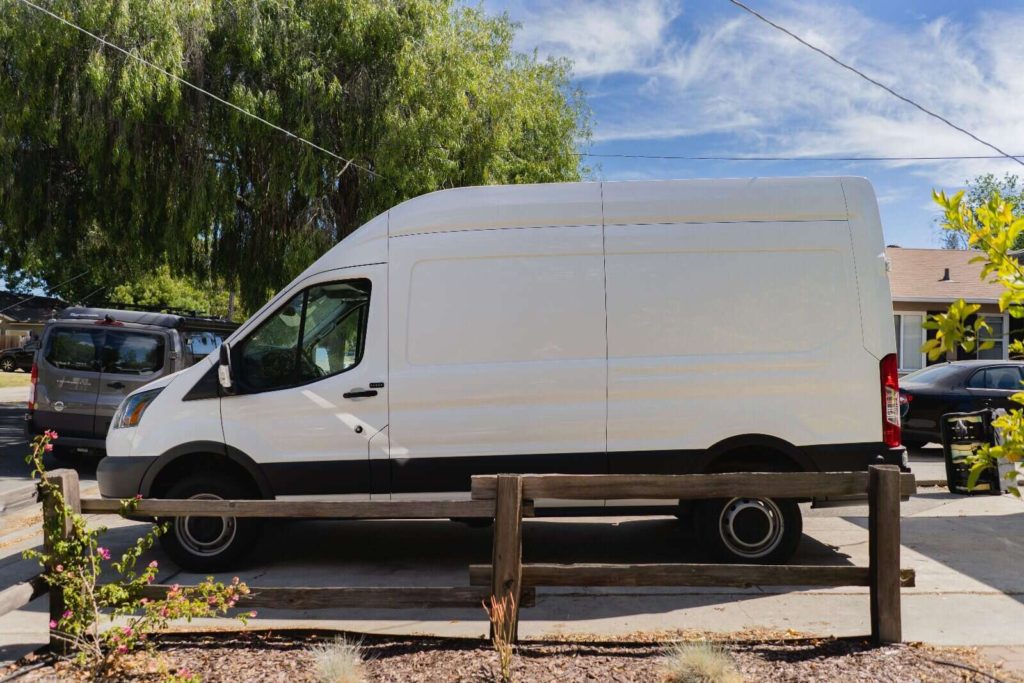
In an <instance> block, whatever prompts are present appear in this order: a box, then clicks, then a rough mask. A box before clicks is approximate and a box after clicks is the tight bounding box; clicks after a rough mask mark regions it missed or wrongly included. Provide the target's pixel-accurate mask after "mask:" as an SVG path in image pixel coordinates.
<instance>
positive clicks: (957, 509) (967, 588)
mask: <svg viewBox="0 0 1024 683" xmlns="http://www.w3.org/2000/svg"><path fill="white" fill-rule="evenodd" d="M0 428H2V424H0ZM9 452H11V450H10V449H7V448H5V449H3V454H4V461H5V462H7V460H8V455H7V454H8V453H9ZM920 457H921V458H923V460H922V461H921V470H924V469H927V468H934V469H935V471H937V470H938V467H939V463H938V462H936V461H935V458H934V456H928V455H927V454H925V455H922V456H920ZM88 471H89V470H88V469H87V470H86V472H87V473H88ZM920 476H922V478H932V477H928V476H927V475H926V474H925V473H924V472H923V471H922V472H921V475H920ZM903 512H904V517H903V523H902V530H903V558H902V565H903V566H904V567H911V568H913V569H915V570H917V587H916V588H911V589H906V590H905V591H904V597H903V619H904V637H905V639H906V640H909V641H926V642H929V643H933V644H944V645H951V644H957V645H993V646H995V645H998V646H1005V645H1014V644H1017V643H1020V642H1021V641H1022V640H1024V638H1022V637H1021V635H1020V634H1019V626H1020V624H1021V623H1024V604H1022V603H1024V590H1022V589H1021V585H1020V580H1019V576H1020V568H1021V567H1022V566H1024V542H1022V541H1021V540H1020V539H1021V536H1020V529H1021V528H1022V524H1024V504H1022V503H1021V502H1020V501H1018V500H1016V499H1013V498H1011V497H1009V496H1001V497H991V496H978V497H969V498H967V497H961V496H954V495H952V494H949V493H947V492H945V491H944V490H942V489H934V488H933V489H925V490H923V491H922V492H921V494H920V495H918V496H915V497H914V498H912V499H911V500H910V501H909V502H908V503H906V504H905V505H904V510H903ZM96 521H97V522H99V523H104V524H107V525H108V526H110V527H112V528H111V531H110V532H108V534H109V538H108V543H109V545H111V546H112V547H113V548H114V549H115V550H116V549H118V548H122V547H125V546H127V545H128V544H129V543H130V542H131V541H133V540H134V539H135V538H136V537H137V535H138V534H139V532H140V531H141V525H139V524H137V523H131V522H125V521H123V520H120V519H118V518H101V519H97V520H96ZM37 524H38V516H37V515H36V514H35V512H34V511H25V512H22V513H16V514H14V515H13V516H8V517H4V518H3V532H2V533H3V535H2V537H0V586H4V585H10V584H11V583H14V582H16V581H19V580H24V579H25V578H27V577H28V576H30V575H31V574H32V573H33V572H34V571H35V568H34V567H33V566H32V565H31V564H29V563H27V562H25V561H22V560H21V559H20V557H19V556H20V551H21V550H22V549H23V548H25V547H31V546H32V545H35V544H38V543H39V542H40V540H41V539H40V538H39V536H38V534H36V532H35V529H36V527H37ZM804 531H805V537H804V539H803V542H802V543H801V547H800V549H799V553H798V556H797V557H796V558H795V559H794V562H795V563H802V564H840V565H844V564H856V565H866V564H867V553H868V548H867V510H866V507H864V506H860V507H851V508H838V509H825V510H810V509H807V506H805V528H804ZM490 540H491V538H490V530H489V529H471V528H469V527H466V526H464V525H462V524H458V523H454V522H447V521H398V522H392V521H364V522H352V521H288V522H274V523H270V524H269V525H268V527H267V529H266V532H265V535H264V536H263V540H262V543H261V544H260V547H259V549H258V550H257V552H256V553H254V555H253V557H252V558H251V559H250V561H249V562H248V563H247V564H246V565H245V566H242V567H240V568H239V569H238V571H237V572H234V573H232V574H225V575H224V576H223V577H221V578H225V579H228V578H230V577H231V576H232V575H233V574H237V575H238V576H240V577H241V578H242V579H243V580H244V581H246V582H248V583H249V584H250V586H252V587H254V588H258V587H259V586H330V585H339V586H344V585H350V586H360V585H362V586H388V585H393V586H401V585H406V586H430V585H438V586H441V585H467V584H468V576H467V570H466V566H467V565H468V564H470V563H483V562H487V561H489V557H490ZM524 549H525V550H524V552H525V560H526V561H527V562H538V561H546V562H668V561H700V560H701V555H700V550H699V548H697V547H696V544H695V541H694V539H693V537H692V535H690V534H689V533H687V531H686V530H685V528H684V527H683V526H682V525H680V524H679V523H677V522H676V520H674V519H672V518H667V517H666V518H630V517H620V518H611V519H607V518H606V519H558V520H529V521H527V522H526V525H525V540H524ZM153 557H154V558H155V559H157V560H158V561H160V564H161V567H163V568H164V570H163V571H162V572H161V574H160V577H159V580H160V581H161V582H167V583H171V582H179V583H192V582H195V581H197V580H199V579H200V578H201V577H199V576H195V575H188V574H185V573H181V572H178V571H175V570H173V569H172V568H171V566H170V561H169V560H166V558H165V557H164V556H163V555H162V553H161V552H159V551H155V552H154V553H153ZM45 602H46V601H45V599H40V600H37V601H36V602H34V603H32V604H31V605H29V606H28V607H26V608H25V609H23V610H20V611H18V612H14V613H11V614H9V615H7V616H5V617H2V618H0V660H5V659H11V658H16V657H17V656H20V655H21V654H23V653H24V652H26V651H28V650H30V649H32V648H34V647H37V646H38V645H40V644H42V643H43V642H45V640H46V621H47V615H46V604H45ZM312 619H316V621H315V623H314V622H312V621H310V620H312ZM251 623H252V627H254V628H260V627H264V628H265V627H274V628H281V627H284V626H291V627H295V626H310V625H315V626H317V627H324V628H340V629H351V630H356V631H365V632H377V633H405V634H420V633H431V634H442V635H459V636H485V635H486V633H487V623H486V621H485V619H484V613H483V610H482V609H480V610H477V609H469V610H406V611H394V610H383V609H381V610H319V611H288V610H262V611H261V612H260V615H259V617H258V618H257V619H256V620H254V621H253V622H251ZM227 624H230V625H234V622H226V621H223V620H219V621H213V622H211V623H210V624H209V625H218V626H224V625H227ZM196 625H205V624H196ZM754 627H756V628H770V629H776V630H787V629H792V630H794V631H799V632H804V633H812V634H819V635H837V636H843V635H858V634H866V633H868V631H869V613H868V595H867V590H866V589H859V588H837V589H807V590H801V589H800V588H799V587H795V588H766V589H760V588H753V589H731V588H729V589H711V588H637V589H627V588H617V589H596V588H595V589H577V588H566V589H555V588H548V589H539V590H538V604H537V607H535V608H532V609H529V610H525V611H524V613H523V622H522V625H521V633H522V635H523V636H524V637H539V636H545V635H555V634H564V633H575V634H595V635H598V636H602V635H618V634H627V633H633V632H637V631H643V632H657V631H666V630H675V629H701V630H710V631H723V632H728V631H737V630H742V629H746V628H754Z"/></svg>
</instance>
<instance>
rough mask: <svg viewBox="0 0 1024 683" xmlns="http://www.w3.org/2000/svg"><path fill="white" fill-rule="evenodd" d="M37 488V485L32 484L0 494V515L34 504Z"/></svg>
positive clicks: (16, 487)
mask: <svg viewBox="0 0 1024 683" xmlns="http://www.w3.org/2000/svg"><path fill="white" fill-rule="evenodd" d="M38 488H39V487H38V485H37V484H34V483H33V484H25V485H23V486H15V487H14V488H12V489H8V490H7V491H2V492H0V513H3V512H7V511H8V510H10V509H17V508H20V507H24V506H26V505H29V504H31V503H34V502H36V500H37V498H38V495H37V494H38Z"/></svg>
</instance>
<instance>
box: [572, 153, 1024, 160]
mask: <svg viewBox="0 0 1024 683" xmlns="http://www.w3.org/2000/svg"><path fill="white" fill-rule="evenodd" d="M576 155H577V156H581V157H601V158H615V159H680V160H684V161H953V160H957V159H1004V158H1006V156H1005V155H1000V154H976V155H962V156H923V157H785V156H778V157H776V156H706V155H704V156H687V155H677V154H596V153H593V152H577V153H576ZM1017 156H1024V155H1021V154H1019V155H1017Z"/></svg>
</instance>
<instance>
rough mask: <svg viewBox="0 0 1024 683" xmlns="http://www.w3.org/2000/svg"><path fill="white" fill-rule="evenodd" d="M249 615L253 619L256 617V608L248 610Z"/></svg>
mask: <svg viewBox="0 0 1024 683" xmlns="http://www.w3.org/2000/svg"><path fill="white" fill-rule="evenodd" d="M249 616H250V617H252V618H253V619H255V618H256V610H253V611H251V612H249Z"/></svg>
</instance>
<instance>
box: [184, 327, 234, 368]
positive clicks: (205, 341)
mask: <svg viewBox="0 0 1024 683" xmlns="http://www.w3.org/2000/svg"><path fill="white" fill-rule="evenodd" d="M223 342H224V337H223V336H222V335H221V334H220V333H219V332H210V331H209V330H202V331H197V332H191V333H189V335H188V339H187V341H186V342H185V346H186V347H187V348H188V351H189V353H190V354H192V362H196V361H198V360H200V359H202V358H205V357H206V356H209V355H210V354H211V353H213V352H214V351H216V350H217V349H218V348H220V345H221V344H222V343H223Z"/></svg>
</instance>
